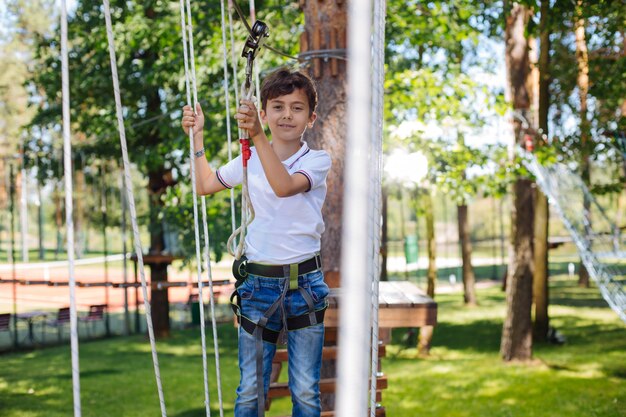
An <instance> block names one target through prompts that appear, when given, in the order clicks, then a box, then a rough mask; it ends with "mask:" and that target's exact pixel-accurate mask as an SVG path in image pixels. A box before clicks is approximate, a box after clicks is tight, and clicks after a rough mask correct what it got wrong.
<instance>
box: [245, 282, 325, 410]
mask: <svg viewBox="0 0 626 417" xmlns="http://www.w3.org/2000/svg"><path fill="white" fill-rule="evenodd" d="M286 285H289V281H288V280H287V279H286V278H266V277H260V276H255V275H249V276H248V278H247V279H246V281H245V282H244V283H243V284H242V285H241V286H240V287H239V288H238V290H237V291H238V292H239V296H240V297H241V314H242V315H244V316H246V317H248V318H249V319H251V320H252V321H254V322H255V323H256V322H257V321H258V319H259V318H261V317H262V316H263V314H264V313H265V312H266V311H267V310H268V309H269V308H270V306H271V305H272V304H273V303H274V301H276V300H277V299H278V298H280V296H281V294H282V292H283V290H284V288H285V286H286ZM298 285H299V286H300V287H302V288H304V289H305V290H306V291H307V293H308V294H309V295H310V296H311V298H312V299H313V301H314V303H315V309H316V310H317V309H321V308H323V307H324V305H325V304H326V296H327V295H328V286H327V285H326V283H325V282H324V274H323V273H322V272H321V271H314V272H311V273H308V274H304V275H301V276H299V277H298ZM284 311H285V314H286V315H287V317H295V316H299V315H302V314H305V313H307V312H308V306H307V303H306V302H305V300H304V297H303V296H302V294H300V292H299V291H297V290H294V291H288V292H287V294H286V296H285V302H284ZM282 324H283V312H282V309H281V308H279V309H278V310H276V311H275V313H274V314H273V315H272V316H271V317H270V319H269V321H268V325H267V327H268V328H270V329H272V330H279V329H280V328H281V327H282ZM323 345H324V324H323V323H320V324H317V325H314V326H310V327H305V328H302V329H298V330H292V331H289V332H287V350H288V354H289V389H290V390H291V399H292V403H293V411H292V416H293V417H319V416H320V414H321V405H320V393H319V380H320V367H321V365H322V347H323ZM255 346H256V345H255V336H253V335H250V334H248V333H247V332H246V331H245V330H244V329H243V328H242V327H241V326H240V327H239V372H240V380H239V387H238V388H237V400H236V401H235V417H257V386H256V347H255ZM275 353H276V345H274V344H272V343H268V342H265V341H264V342H263V381H264V383H263V385H264V386H263V388H264V392H265V395H266V396H267V391H268V389H269V382H270V375H271V372H272V359H273V358H274V354H275Z"/></svg>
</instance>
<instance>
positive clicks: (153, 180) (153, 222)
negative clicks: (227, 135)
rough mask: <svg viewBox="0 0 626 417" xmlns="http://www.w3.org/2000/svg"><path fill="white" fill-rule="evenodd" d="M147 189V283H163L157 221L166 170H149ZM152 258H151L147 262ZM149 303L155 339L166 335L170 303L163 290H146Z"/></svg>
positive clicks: (162, 244)
mask: <svg viewBox="0 0 626 417" xmlns="http://www.w3.org/2000/svg"><path fill="white" fill-rule="evenodd" d="M148 178H149V180H148V189H149V192H150V249H149V251H148V256H146V257H145V259H146V261H145V263H146V264H147V265H149V266H150V281H151V282H159V281H160V282H166V281H167V279H168V276H167V266H168V265H169V263H170V262H168V261H159V260H158V259H159V258H158V257H159V255H161V254H162V252H163V250H164V249H165V239H164V236H163V225H162V223H161V220H160V212H161V210H162V207H163V199H162V196H163V194H164V193H165V190H166V189H167V187H168V186H170V185H171V182H170V180H169V171H167V170H166V169H165V168H164V167H161V168H160V169H157V170H154V171H151V172H150V173H149V174H148ZM150 258H152V259H150ZM150 304H151V305H152V325H153V327H154V334H155V336H156V337H158V338H166V337H169V336H170V304H169V298H168V291H167V288H165V289H157V288H155V287H152V288H151V290H150Z"/></svg>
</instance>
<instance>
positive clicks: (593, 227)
mask: <svg viewBox="0 0 626 417" xmlns="http://www.w3.org/2000/svg"><path fill="white" fill-rule="evenodd" d="M523 161H524V165H525V166H526V168H527V169H528V170H529V171H530V172H532V173H533V174H534V175H535V177H536V181H537V185H539V187H540V188H541V190H542V191H543V192H544V194H545V195H546V196H547V197H548V200H549V201H550V204H551V205H552V206H553V207H554V209H555V210H556V213H557V214H558V215H559V217H560V218H561V220H562V221H563V224H564V225H565V227H566V228H567V230H568V231H569V233H570V235H571V237H572V240H573V241H574V243H575V244H576V247H577V249H578V252H579V254H580V259H581V260H582V262H583V264H584V265H585V267H586V268H587V271H589V276H590V277H591V278H592V279H593V280H594V281H595V283H596V284H597V285H598V288H599V289H600V292H601V294H602V297H604V299H605V300H606V302H607V303H608V304H609V306H611V308H612V309H613V310H614V311H615V312H616V313H617V314H618V315H619V317H620V318H621V319H622V321H624V322H625V323H626V288H625V285H624V284H625V283H626V276H625V274H624V272H621V271H620V270H619V269H618V268H617V267H616V266H615V265H617V264H619V263H622V262H624V261H626V248H625V247H624V239H623V237H622V236H621V234H620V229H619V228H618V227H617V226H616V225H615V224H614V223H613V222H612V221H611V220H610V219H609V217H608V216H607V215H606V212H605V211H604V209H603V208H602V206H600V204H599V203H598V201H597V200H596V199H595V198H594V196H593V195H592V194H591V192H590V191H589V189H588V188H587V186H586V185H585V183H584V182H583V180H582V178H580V177H579V176H578V175H576V174H575V173H574V172H572V171H571V170H570V169H569V168H568V167H567V166H566V165H563V164H559V163H557V164H554V165H551V166H543V165H541V164H540V163H539V161H538V160H537V158H536V157H535V156H534V155H532V154H530V153H523Z"/></svg>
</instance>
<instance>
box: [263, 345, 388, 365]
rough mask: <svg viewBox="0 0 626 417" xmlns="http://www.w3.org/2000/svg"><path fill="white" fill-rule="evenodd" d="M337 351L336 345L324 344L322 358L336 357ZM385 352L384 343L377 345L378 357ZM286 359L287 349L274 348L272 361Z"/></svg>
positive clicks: (383, 355) (283, 360)
mask: <svg viewBox="0 0 626 417" xmlns="http://www.w3.org/2000/svg"><path fill="white" fill-rule="evenodd" d="M338 352H339V349H338V347H337V346H324V348H323V350H322V360H329V359H337V353H338ZM386 354H387V350H386V348H385V345H379V346H378V357H379V358H384V357H385V356H386ZM287 360H288V356H287V349H278V350H276V354H275V355H274V360H273V362H274V363H278V362H287Z"/></svg>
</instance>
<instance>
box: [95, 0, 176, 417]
mask: <svg viewBox="0 0 626 417" xmlns="http://www.w3.org/2000/svg"><path fill="white" fill-rule="evenodd" d="M102 2H103V4H104V18H105V21H106V29H107V39H108V43H109V58H110V61H111V76H112V79H113V94H114V96H115V113H116V115H117V126H118V129H119V133H120V145H121V148H122V160H123V162H124V180H125V181H126V201H127V202H128V208H129V209H130V219H131V224H132V227H133V240H134V244H135V253H136V254H137V262H138V264H139V276H140V278H141V290H142V294H143V304H144V309H145V311H146V324H147V327H148V336H149V338H150V348H151V351H152V363H153V365H154V375H155V378H156V384H157V391H158V394H159V404H160V407H161V416H162V417H167V411H166V409H165V399H164V397H163V387H162V384H161V371H160V369H159V358H158V356H157V351H156V342H155V339H154V329H153V328H152V312H151V306H150V302H149V301H148V287H147V285H146V273H145V269H144V263H143V248H142V247H141V237H140V235H139V226H138V225H137V210H136V209H135V197H134V195H133V187H132V180H131V177H130V161H129V159H128V148H127V145H126V130H125V128H124V114H123V111H122V99H121V95H120V83H119V78H118V75H117V59H116V57H115V42H114V38H113V29H112V24H111V10H110V8H109V0H102Z"/></svg>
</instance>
